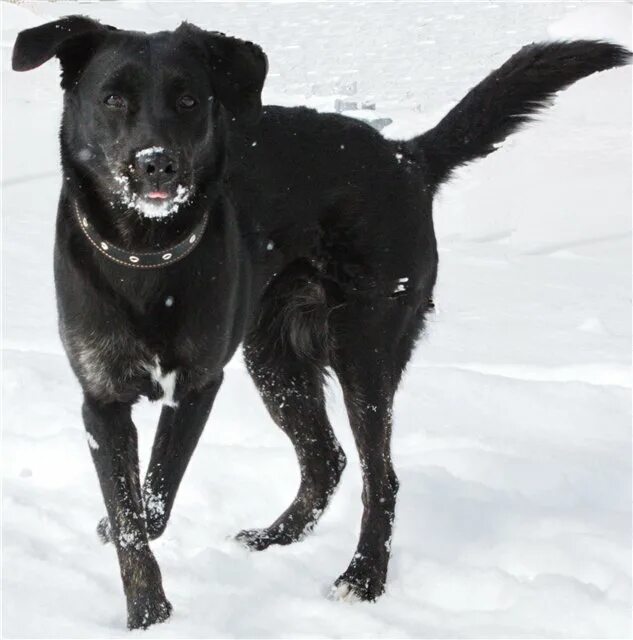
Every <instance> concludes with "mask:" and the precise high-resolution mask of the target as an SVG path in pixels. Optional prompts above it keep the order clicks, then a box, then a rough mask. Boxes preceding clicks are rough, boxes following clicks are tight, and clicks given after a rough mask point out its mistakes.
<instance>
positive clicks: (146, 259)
mask: <svg viewBox="0 0 633 640" xmlns="http://www.w3.org/2000/svg"><path fill="white" fill-rule="evenodd" d="M73 205H74V209H75V215H76V217H77V222H78V223H79V228H80V229H81V230H82V231H83V234H84V235H85V236H86V238H87V239H88V242H90V244H91V245H92V246H93V247H94V248H95V249H97V251H99V253H101V254H102V255H104V256H105V257H106V258H108V260H112V262H116V263H117V264H121V265H124V266H126V267H131V268H133V269H161V268H162V267H167V266H169V265H170V264H174V262H178V261H179V260H182V259H183V258H186V257H187V256H188V255H189V254H190V253H191V252H192V251H193V250H194V249H195V248H196V247H197V246H198V243H199V242H200V240H202V236H203V235H204V231H205V229H206V228H207V223H208V222H209V213H208V212H207V211H205V213H204V215H203V216H202V219H201V220H200V221H199V222H198V223H197V224H196V226H195V227H194V228H193V229H192V230H191V232H190V233H188V234H187V237H186V238H185V239H184V240H181V241H180V242H179V243H178V244H175V245H173V246H172V247H168V248H167V249H162V250H161V251H128V250H127V249H121V247H117V246H116V245H114V244H112V243H111V242H107V241H106V240H104V239H103V238H102V237H101V236H100V235H99V234H98V233H97V230H96V229H95V228H94V226H93V225H92V224H90V220H88V217H87V216H86V214H84V213H82V212H81V211H80V210H79V205H78V204H77V203H76V202H75V203H73Z"/></svg>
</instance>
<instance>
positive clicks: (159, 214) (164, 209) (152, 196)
mask: <svg viewBox="0 0 633 640" xmlns="http://www.w3.org/2000/svg"><path fill="white" fill-rule="evenodd" d="M114 180H115V182H116V183H117V185H118V188H117V189H116V195H117V196H118V198H119V199H120V200H121V202H122V203H123V204H124V205H125V206H127V207H128V208H129V209H134V210H136V211H137V212H138V213H140V214H141V215H142V216H143V217H145V218H153V219H161V218H168V217H169V216H172V215H174V214H176V213H178V210H179V209H180V207H181V206H183V205H185V204H186V203H187V202H189V200H191V197H192V195H193V191H194V190H193V187H192V186H187V185H183V184H181V183H178V184H176V185H175V186H174V187H173V188H169V189H167V188H163V189H153V190H142V189H141V190H137V189H134V188H133V187H132V185H131V183H130V178H129V177H128V176H127V175H125V174H115V175H114Z"/></svg>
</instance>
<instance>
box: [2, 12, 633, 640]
mask: <svg viewBox="0 0 633 640" xmlns="http://www.w3.org/2000/svg"><path fill="white" fill-rule="evenodd" d="M2 9H3V30H2V41H1V45H2V55H3V61H2V71H3V96H2V105H3V127H4V131H3V164H4V166H3V175H2V187H3V190H2V205H3V220H2V224H3V234H4V239H3V248H2V260H3V278H4V279H3V310H4V323H3V355H4V371H3V393H4V396H3V407H2V418H3V432H2V435H3V440H2V445H3V446H2V477H3V505H2V516H3V520H2V532H3V557H2V561H3V584H2V586H3V595H2V598H3V600H2V604H3V611H2V614H3V620H2V625H3V636H4V637H12V638H15V637H21V638H26V637H51V638H74V637H84V638H86V637H91V638H92V637H94V638H97V637H116V636H125V635H126V634H127V632H126V630H125V610H124V598H123V593H122V589H121V585H120V579H119V575H118V568H117V563H116V559H115V554H114V551H113V549H112V547H110V546H107V547H104V546H101V544H100V543H99V542H98V540H97V536H96V534H95V525H96V523H97V521H98V519H99V518H100V517H101V516H102V515H103V513H104V509H103V506H102V501H101V496H100V493H99V488H98V484H97V480H96V474H95V472H94V470H93V468H92V463H91V460H90V455H89V452H88V447H87V445H86V439H85V435H84V430H83V427H82V424H81V418H80V392H79V387H78V385H77V383H76V382H75V381H74V379H73V376H72V374H71V372H70V369H69V367H68V365H67V363H66V359H65V357H64V355H63V354H62V349H61V345H60V343H59V340H58V337H57V332H56V317H55V305H54V294H53V277H52V260H51V255H52V243H53V224H54V217H55V205H56V199H57V194H58V190H59V184H60V173H59V168H58V151H57V139H56V136H57V131H58V119H59V115H60V107H61V94H60V91H59V89H58V86H57V73H58V71H57V66H56V63H50V64H48V65H45V66H44V67H43V68H41V69H38V70H36V71H33V72H31V73H27V74H16V73H12V72H11V71H10V50H11V46H12V44H13V41H14V38H15V35H16V33H17V32H18V31H19V30H20V29H22V28H26V27H29V26H32V25H35V24H39V23H41V22H44V21H45V20H46V19H48V18H49V17H55V16H59V15H64V14H67V13H77V12H81V13H84V14H90V15H93V16H96V17H99V18H101V19H103V20H105V21H109V22H110V23H112V24H115V25H117V26H123V27H130V28H137V29H144V30H156V29H163V28H172V27H174V26H175V25H177V24H178V22H179V21H180V20H182V19H185V18H187V19H189V20H191V21H192V22H196V23H198V24H200V25H201V26H204V27H207V28H209V29H217V30H222V31H226V32H229V33H231V34H234V35H238V36H241V37H246V38H250V39H253V40H255V41H257V42H260V43H261V44H262V45H263V46H264V48H265V49H266V50H267V52H268V54H269V58H270V72H271V73H270V79H269V82H268V87H267V89H266V94H265V99H266V100H265V101H266V102H268V103H282V104H301V103H304V104H306V103H307V104H311V105H313V106H316V107H318V108H321V109H324V110H331V109H332V108H333V106H334V99H335V97H345V98H346V99H352V100H359V101H363V100H370V99H371V100H374V101H375V102H376V103H377V107H378V110H377V112H376V113H377V116H378V115H380V116H381V117H382V116H385V117H390V118H392V119H393V121H394V122H393V124H392V125H390V126H389V127H387V128H386V129H385V130H384V133H385V135H388V136H392V137H408V136H412V135H414V134H417V133H420V132H422V131H423V130H424V129H425V128H427V127H428V126H430V125H432V124H433V123H434V122H435V121H436V120H437V118H438V117H439V116H440V115H441V114H442V113H444V112H445V111H446V109H447V108H448V107H449V106H450V105H451V104H452V103H453V102H454V101H455V100H457V99H458V98H460V97H461V96H462V95H463V94H464V93H465V92H466V90H467V89H468V88H469V87H470V86H471V85H472V84H474V83H475V82H476V81H478V80H479V79H480V78H482V77H483V76H484V75H485V74H486V73H487V72H488V71H489V70H490V69H491V68H493V67H494V66H496V65H498V64H499V63H501V62H502V61H503V60H505V59H506V58H507V57H508V56H509V55H510V54H512V53H513V52H514V51H515V50H516V49H517V48H519V47H520V46H521V45H523V44H526V43H528V42H531V41H533V40H539V39H545V38H548V37H557V38H560V37H581V36H589V37H606V38H612V39H615V40H617V41H619V42H621V43H624V44H627V45H629V46H630V45H631V34H630V28H631V27H630V25H631V5H630V4H625V3H620V4H617V3H616V4H614V3H611V4H607V3H604V4H594V3H584V4H581V3H580V2H579V3H576V4H571V3H570V4H565V3H531V4H528V3H523V4H519V3H508V4H501V3H498V4H495V3H492V2H487V3H476V4H472V3H471V4H463V3H460V4H458V3H428V4H423V3H402V2H401V3H387V4H384V3H377V4H363V3H344V4H325V3H311V4H293V3H279V4H267V3H249V4H246V3H242V4H238V3H232V4H200V3H198V4H188V3H185V2H169V3H153V4H149V3H136V4H127V3H126V4H125V6H123V5H122V4H119V3H116V2H101V3H98V4H88V3H67V2H57V3H53V4H49V3H32V4H28V3H24V4H22V5H20V6H15V5H8V4H4V3H3V5H2ZM354 83H355V88H356V94H355V95H351V96H350V95H346V93H347V94H349V93H350V91H352V92H353V91H354ZM338 94H341V95H338ZM630 106H631V75H630V70H629V69H622V70H617V71H610V72H607V73H603V74H599V76H598V77H592V78H589V79H587V80H585V81H582V82H581V83H579V84H578V85H576V86H574V87H572V88H571V89H570V90H568V91H567V92H565V93H563V94H562V95H561V96H560V97H559V99H558V100H557V103H556V105H555V106H554V107H553V108H552V109H551V110H549V111H548V112H546V113H545V114H544V115H543V116H542V117H541V118H540V120H541V121H540V122H539V123H536V124H533V125H532V126H531V127H530V128H528V129H527V130H526V131H525V132H522V133H520V134H518V135H516V136H515V137H514V138H512V140H510V141H509V142H508V143H506V144H505V146H504V147H503V149H501V150H500V151H499V152H497V153H496V154H494V155H493V156H492V157H490V158H488V159H487V160H484V161H482V162H480V163H479V164H477V165H474V166H472V167H469V168H467V169H464V170H462V171H461V172H460V173H459V175H458V176H457V177H456V179H455V180H454V181H453V182H452V184H450V185H447V186H446V187H445V188H444V189H443V191H442V193H441V195H440V197H439V200H438V203H437V207H436V214H435V216H436V225H437V229H438V235H439V243H440V247H441V264H440V276H439V281H438V284H437V288H436V302H437V309H438V310H437V313H436V314H435V316H434V317H433V319H432V322H431V323H430V327H429V330H428V332H427V336H426V338H425V339H424V340H422V341H421V343H420V345H419V347H418V349H417V351H416V353H415V356H414V358H413V361H412V363H411V366H410V368H409V371H408V374H407V375H406V377H405V379H404V382H403V384H402V386H401V390H400V392H399V395H398V398H397V404H396V413H395V432H394V445H393V448H394V458H395V464H396V468H397V470H398V473H399V476H400V480H401V490H400V494H399V504H398V513H397V523H396V530H395V538H394V541H393V559H392V563H391V572H390V578H389V585H388V590H387V593H386V595H385V596H384V597H383V598H382V600H380V601H379V602H378V603H376V604H354V605H347V604H341V603H334V602H330V601H328V600H327V599H326V598H325V593H326V591H327V589H328V587H329V586H330V584H331V582H332V581H333V580H334V578H336V577H337V575H338V574H339V573H340V572H341V571H342V570H343V569H344V568H345V567H346V566H347V563H348V561H349V559H350V557H351V554H352V553H353V550H354V547H355V543H356V537H357V534H358V529H359V520H360V513H361V502H360V488H361V482H360V474H359V471H358V467H357V458H356V455H355V452H354V447H353V442H352V438H351V435H350V432H349V427H348V425H347V421H346V419H345V416H344V411H343V407H342V402H341V396H340V392H339V389H338V387H337V386H336V385H332V387H331V390H330V392H329V404H330V408H331V416H332V421H333V424H334V426H335V429H336V431H337V433H338V435H339V437H340V439H341V441H342V443H343V445H344V447H345V449H346V451H347V453H348V457H349V458H350V464H349V466H348V469H347V471H346V472H345V475H344V478H343V482H342V485H341V488H340V491H339V493H338V494H337V496H336V498H335V500H334V501H333V504H332V507H331V508H330V510H329V511H328V512H327V514H326V515H325V516H324V518H323V520H322V522H321V524H320V525H319V526H318V527H317V529H316V531H315V533H314V534H313V535H312V536H310V537H309V538H307V539H306V540H305V541H303V542H301V543H299V544H296V545H293V546H291V547H286V548H273V549H269V550H267V551H265V552H263V553H259V554H257V553H248V552H247V551H246V550H243V549H242V548H240V547H239V546H237V545H236V544H235V543H234V542H233V541H232V540H231V539H230V536H231V535H232V534H234V533H235V532H237V531H238V530H240V529H241V528H243V527H249V526H256V525H265V524H268V523H269V522H270V521H272V520H273V519H274V518H275V517H276V516H277V515H278V513H279V512H280V511H281V510H282V509H283V508H285V506H286V505H287V503H288V502H289V501H290V499H291V497H292V496H293V495H294V492H295V489H296V485H297V479H298V469H297V465H296V463H295V460H294V455H293V453H292V451H291V448H290V446H289V444H288V442H287V441H286V440H285V437H284V436H283V435H282V434H281V433H280V432H279V431H277V429H276V428H275V427H274V426H273V424H272V422H271V421H270V419H269V417H268V416H267V414H266V413H265V410H264V408H263V406H262V404H261V402H260V400H259V398H258V396H257V394H256V392H255V390H254V388H253V385H252V384H251V382H250V380H249V379H248V376H247V374H246V371H245V369H244V367H243V364H242V362H241V359H240V358H239V357H238V358H236V359H235V360H234V362H233V363H232V364H231V366H230V367H229V370H228V372H227V376H226V379H225V383H224V386H223V389H222V390H221V392H220V394H219V397H218V400H217V403H216V406H215V408H214V411H213V414H212V417H211V419H210V422H209V425H208V427H207V431H206V433H205V434H204V435H203V437H202V440H201V443H200V446H199V448H198V451H197V452H196V454H195V456H194V459H193V461H192V464H191V467H190V470H189V472H188V474H187V476H186V477H185V481H184V483H183V487H182V490H181V492H180V494H179V497H178V501H177V504H176V508H175V511H174V514H173V517H172V520H171V523H170V525H169V527H168V529H167V532H166V533H165V535H164V536H163V538H162V539H160V540H159V541H157V542H156V543H154V544H153V548H154V550H155V552H156V555H157V557H158V560H159V562H160V564H161V567H162V571H163V577H164V584H165V589H166V592H167V594H168V596H169V598H170V600H171V602H172V603H173V605H174V615H173V618H172V619H171V620H170V621H169V622H168V623H167V624H164V625H160V626H157V627H153V628H151V630H149V631H147V632H144V633H143V632H134V633H133V634H131V635H133V636H134V635H137V636H141V635H143V637H151V638H153V637H165V638H183V637H214V638H215V637H240V638H244V637H288V638H294V637H332V638H334V637H338V638H344V637H373V638H378V637H380V638H396V637H506V638H507V637H601V638H606V637H609V638H616V637H618V638H619V637H629V636H630V633H631V618H630V616H631V306H630V303H631V299H630V297H631V235H630V230H631V217H630V216H631V114H630ZM158 412H159V407H158V406H151V405H148V404H141V405H140V406H138V408H137V410H136V418H137V424H138V427H139V432H140V437H141V455H142V461H147V458H148V452H149V447H150V442H151V438H152V435H153V427H154V424H155V423H156V419H157V415H158Z"/></svg>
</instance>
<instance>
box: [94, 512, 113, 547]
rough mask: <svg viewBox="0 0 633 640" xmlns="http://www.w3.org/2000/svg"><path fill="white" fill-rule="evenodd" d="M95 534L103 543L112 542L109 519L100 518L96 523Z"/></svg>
mask: <svg viewBox="0 0 633 640" xmlns="http://www.w3.org/2000/svg"><path fill="white" fill-rule="evenodd" d="M97 535H98V536H99V540H101V542H102V543H103V544H108V543H109V542H112V529H110V520H108V518H107V517H106V518H101V520H99V523H98V524H97Z"/></svg>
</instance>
